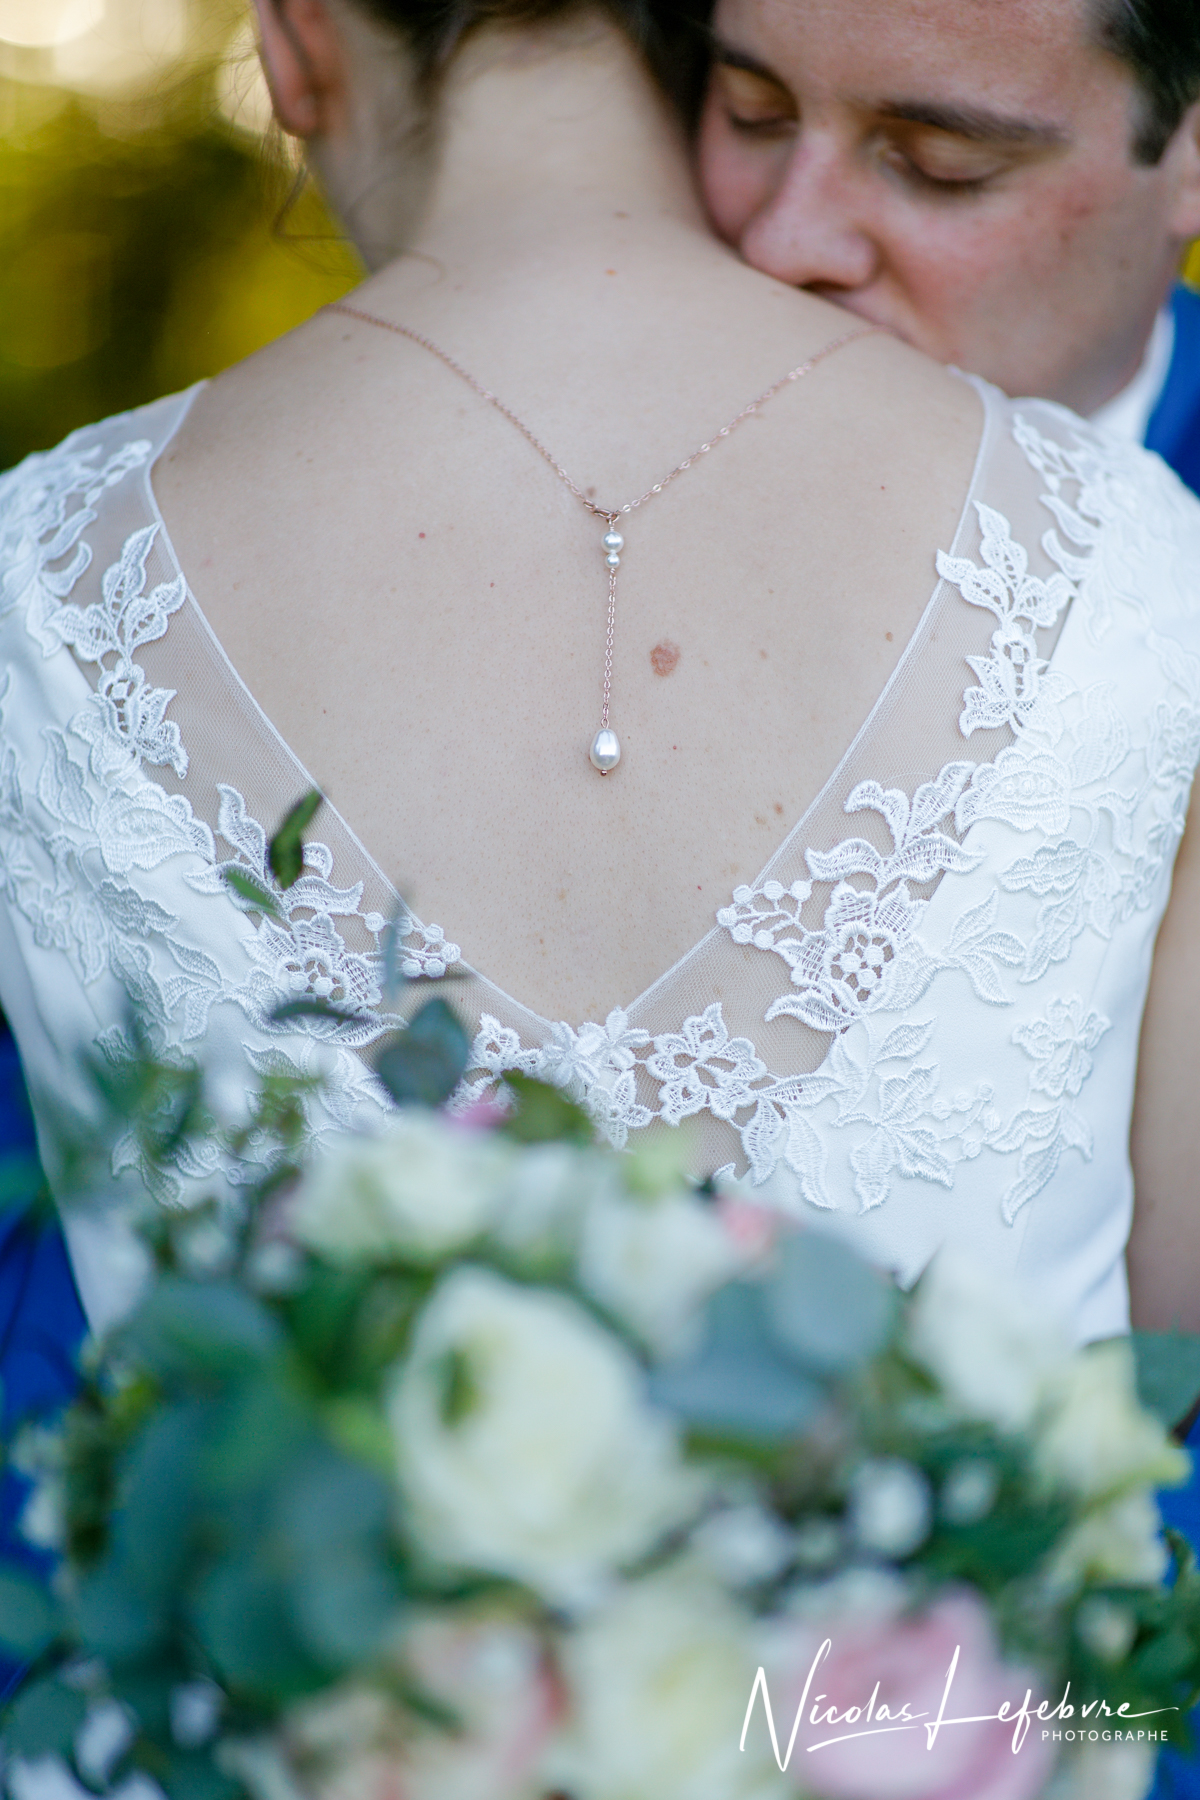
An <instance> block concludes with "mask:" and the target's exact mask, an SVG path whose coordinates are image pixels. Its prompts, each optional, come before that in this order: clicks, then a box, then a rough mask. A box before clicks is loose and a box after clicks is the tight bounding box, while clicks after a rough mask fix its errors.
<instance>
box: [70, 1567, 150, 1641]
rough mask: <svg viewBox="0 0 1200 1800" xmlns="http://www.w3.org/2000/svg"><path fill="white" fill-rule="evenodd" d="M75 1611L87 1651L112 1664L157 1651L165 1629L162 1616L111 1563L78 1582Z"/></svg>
mask: <svg viewBox="0 0 1200 1800" xmlns="http://www.w3.org/2000/svg"><path fill="white" fill-rule="evenodd" d="M73 1610H74V1614H75V1626H76V1630H77V1631H78V1633H79V1636H80V1638H81V1640H82V1643H83V1646H84V1648H85V1649H86V1650H88V1651H90V1652H91V1653H92V1654H93V1655H95V1656H99V1657H101V1658H103V1660H104V1661H105V1662H106V1663H108V1664H110V1665H120V1664H122V1663H126V1662H136V1661H137V1660H138V1659H139V1658H141V1657H143V1656H145V1655H146V1654H147V1652H149V1651H152V1650H155V1649H157V1648H158V1647H159V1645H160V1643H161V1640H162V1637H163V1633H164V1631H165V1629H166V1622H165V1620H164V1618H163V1617H162V1614H161V1613H160V1612H159V1611H158V1610H156V1609H155V1608H154V1607H152V1606H151V1605H149V1604H148V1603H147V1601H146V1600H145V1598H144V1597H143V1596H142V1595H141V1594H139V1593H138V1592H137V1591H136V1589H135V1588H134V1586H133V1584H132V1583H131V1582H130V1580H129V1579H128V1577H127V1576H126V1575H124V1574H123V1572H122V1571H121V1570H120V1569H119V1568H118V1567H116V1566H114V1565H112V1564H109V1563H105V1564H103V1565H102V1566H101V1567H100V1568H98V1569H94V1570H93V1571H92V1572H91V1573H90V1574H88V1575H86V1576H84V1577H83V1579H82V1580H81V1581H80V1582H79V1586H78V1591H77V1593H76V1596H75V1603H74V1609H73Z"/></svg>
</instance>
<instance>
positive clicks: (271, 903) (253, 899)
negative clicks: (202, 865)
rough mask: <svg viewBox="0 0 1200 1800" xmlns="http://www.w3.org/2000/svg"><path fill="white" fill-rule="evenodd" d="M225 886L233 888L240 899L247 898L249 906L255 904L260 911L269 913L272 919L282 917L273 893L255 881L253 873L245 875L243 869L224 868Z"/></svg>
mask: <svg viewBox="0 0 1200 1800" xmlns="http://www.w3.org/2000/svg"><path fill="white" fill-rule="evenodd" d="M222 874H223V876H224V878H225V885H226V887H230V888H232V889H233V891H234V893H235V894H237V895H239V896H240V898H241V899H243V900H248V901H249V902H250V904H251V906H257V907H258V909H259V911H260V912H265V913H270V915H271V917H272V918H273V919H282V917H283V913H282V911H281V909H280V905H279V902H278V900H276V898H275V896H274V894H272V893H270V892H269V891H268V890H267V889H266V888H265V887H263V885H262V883H261V882H260V881H255V879H254V877H253V875H247V874H246V872H245V871H244V870H243V869H224V870H222Z"/></svg>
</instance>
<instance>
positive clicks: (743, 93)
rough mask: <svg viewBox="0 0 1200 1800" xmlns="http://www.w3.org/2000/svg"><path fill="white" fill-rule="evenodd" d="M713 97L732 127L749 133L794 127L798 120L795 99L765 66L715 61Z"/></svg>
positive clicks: (763, 134) (764, 133) (770, 132)
mask: <svg viewBox="0 0 1200 1800" xmlns="http://www.w3.org/2000/svg"><path fill="white" fill-rule="evenodd" d="M712 79H713V90H714V95H715V98H716V100H717V102H718V104H719V105H720V107H721V109H722V111H723V112H724V114H725V117H726V119H727V120H728V122H729V124H730V125H731V126H732V127H733V129H734V130H735V131H738V132H744V133H745V134H746V135H747V136H752V137H769V136H774V135H776V134H780V135H782V134H786V133H789V132H791V131H794V130H795V128H796V125H797V123H798V120H799V114H798V112H797V109H796V102H795V100H794V99H793V98H792V96H791V94H790V93H789V92H788V90H787V88H786V87H784V85H783V83H782V82H780V81H777V80H775V79H774V77H773V76H771V75H770V74H769V73H768V72H766V71H765V70H760V69H757V68H753V67H749V66H747V65H745V64H743V63H741V62H735V61H732V60H731V61H726V60H724V58H722V60H720V61H718V62H717V63H716V64H715V66H714V69H713V77H712Z"/></svg>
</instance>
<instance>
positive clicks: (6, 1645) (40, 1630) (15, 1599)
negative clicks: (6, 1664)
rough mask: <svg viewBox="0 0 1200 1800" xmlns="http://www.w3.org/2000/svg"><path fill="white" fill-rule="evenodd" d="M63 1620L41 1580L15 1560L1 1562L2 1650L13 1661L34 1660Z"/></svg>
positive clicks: (0, 1635) (0, 1628)
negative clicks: (18, 1566)
mask: <svg viewBox="0 0 1200 1800" xmlns="http://www.w3.org/2000/svg"><path fill="white" fill-rule="evenodd" d="M63 1623H64V1621H63V1617H62V1614H61V1612H60V1610H59V1607H58V1603H57V1602H56V1601H55V1599H54V1597H53V1595H52V1594H50V1593H49V1592H48V1591H47V1590H46V1589H45V1588H44V1587H43V1586H42V1584H41V1582H40V1581H35V1580H34V1578H33V1576H32V1575H27V1574H26V1573H25V1572H24V1570H23V1569H19V1568H17V1566H16V1565H15V1564H14V1563H5V1564H4V1565H3V1566H0V1650H2V1651H3V1652H4V1653H5V1654H6V1655H7V1656H9V1657H10V1658H11V1659H12V1660H13V1661H31V1660H32V1659H33V1658H34V1657H36V1656H40V1655H41V1653H42V1651H43V1650H45V1649H46V1648H47V1646H48V1645H50V1644H52V1643H53V1642H54V1639H55V1638H56V1637H57V1636H58V1635H59V1633H60V1631H61V1630H62V1627H63Z"/></svg>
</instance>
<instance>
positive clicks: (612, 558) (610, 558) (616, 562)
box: [604, 550, 621, 569]
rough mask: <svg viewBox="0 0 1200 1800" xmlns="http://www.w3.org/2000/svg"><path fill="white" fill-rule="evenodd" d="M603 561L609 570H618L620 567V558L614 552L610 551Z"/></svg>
mask: <svg viewBox="0 0 1200 1800" xmlns="http://www.w3.org/2000/svg"><path fill="white" fill-rule="evenodd" d="M604 560H605V562H606V563H607V564H608V566H609V568H610V569H619V568H620V566H621V558H620V557H619V556H618V555H617V553H616V551H615V550H610V551H609V553H608V555H607V556H606V557H605V559H604Z"/></svg>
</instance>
